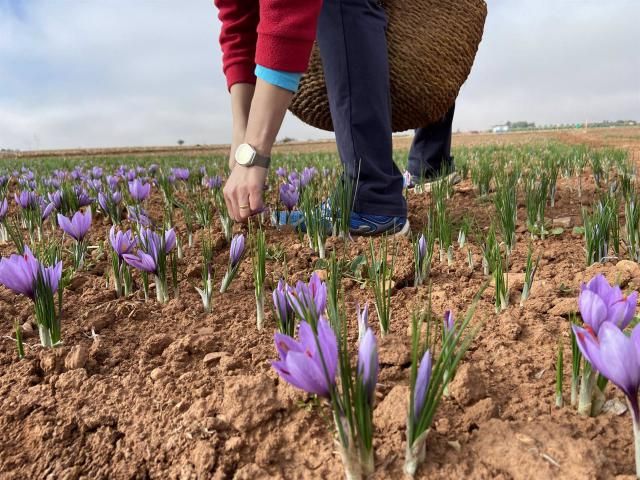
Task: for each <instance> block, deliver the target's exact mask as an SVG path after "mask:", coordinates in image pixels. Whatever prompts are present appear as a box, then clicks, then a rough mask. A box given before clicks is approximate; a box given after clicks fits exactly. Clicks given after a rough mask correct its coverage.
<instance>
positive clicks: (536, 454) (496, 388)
mask: <svg viewBox="0 0 640 480" xmlns="http://www.w3.org/2000/svg"><path fill="white" fill-rule="evenodd" d="M562 135H568V134H562ZM508 137H509V136H501V137H500V138H504V139H505V140H506V139H508ZM552 137H553V135H552ZM457 139H458V140H457V141H460V137H457ZM564 140H569V138H564ZM596 140H598V139H596ZM526 141H529V139H527V140H526ZM594 141H595V140H594ZM599 141H603V142H605V141H606V139H604V138H601V139H600V140H599ZM618 141H619V140H617V139H614V141H613V142H611V143H616V142H618ZM621 141H627V140H621ZM634 142H635V144H636V145H637V144H638V143H640V142H639V141H638V140H637V139H636V140H634ZM583 182H584V185H586V186H585V188H584V194H583V199H582V201H583V202H585V203H589V202H590V200H591V197H592V195H593V186H592V185H591V184H590V180H589V179H587V177H586V176H585V178H584V179H583ZM455 190H456V192H455V196H454V198H453V201H452V205H454V206H455V207H454V208H453V217H454V219H455V220H459V219H460V218H462V217H463V216H464V215H465V213H467V212H473V215H474V216H475V217H477V218H478V222H480V224H481V225H486V222H487V220H488V219H489V217H490V216H491V215H492V208H491V207H489V206H488V205H487V203H486V202H484V201H482V200H481V199H478V198H477V196H476V194H475V192H474V191H473V190H472V188H471V185H470V183H469V182H468V181H466V182H463V183H461V184H460V185H458V186H456V189H455ZM575 197H576V194H575V185H573V181H568V180H562V181H561V182H560V183H559V195H558V201H557V203H556V207H555V208H549V209H548V212H547V215H548V216H549V217H550V218H557V217H566V216H570V217H571V218H572V222H573V225H576V224H577V223H578V222H579V211H580V203H579V200H578V199H577V198H575ZM428 201H429V197H428V196H423V195H411V196H410V209H411V217H410V220H411V223H412V225H413V226H414V229H415V228H417V227H419V226H420V225H421V223H423V222H424V217H425V212H426V208H427V205H428ZM523 215H524V212H523V211H522V209H521V211H520V219H521V221H522V220H523ZM107 228H108V226H107V223H106V222H103V223H100V222H98V223H97V225H94V229H93V235H94V238H92V240H93V242H92V243H94V244H95V243H97V241H98V240H100V241H101V240H103V239H104V238H105V234H106V231H107ZM215 232H216V233H215V234H214V236H215V238H216V241H217V252H218V257H217V259H216V266H217V274H216V281H217V284H218V285H219V281H220V278H221V276H222V274H223V273H224V272H223V270H224V268H225V264H226V252H227V248H226V246H224V242H223V241H222V240H221V235H220V233H219V230H217V229H216V230H215ZM183 233H184V232H183ZM200 236H201V232H199V233H198V234H197V235H196V248H191V249H189V248H185V258H184V260H182V263H181V265H180V270H179V271H180V297H179V298H178V299H172V300H171V301H170V302H169V303H168V304H166V305H164V306H161V305H159V304H157V303H156V302H154V301H150V302H146V303H145V302H144V300H143V299H142V298H141V297H140V295H136V296H134V297H132V298H129V299H116V298H115V295H114V293H113V292H112V291H111V290H110V289H107V288H106V287H105V276H104V274H105V272H108V269H109V264H108V262H107V261H106V260H105V259H104V258H95V259H94V261H93V266H91V267H90V268H89V269H88V271H86V272H84V273H81V274H79V275H77V277H76V278H75V279H74V281H73V283H72V285H71V286H70V288H69V289H68V290H67V291H65V298H64V306H65V307H64V318H63V339H64V346H62V347H61V348H57V349H55V350H52V351H45V350H42V349H41V348H40V347H39V346H38V338H37V334H36V332H34V331H33V330H34V327H35V325H34V323H33V316H32V309H31V305H30V304H29V303H28V302H27V301H26V300H24V299H22V298H18V297H16V296H15V295H13V294H12V293H11V292H9V291H7V290H5V289H1V290H0V334H1V335H2V338H1V339H0V472H1V473H0V477H1V478H3V479H4V478H6V479H23V478H34V479H35V478H38V479H39V478H51V479H54V478H55V479H57V478H60V479H63V478H64V479H75V478H91V479H107V478H163V479H164V478H181V479H182V478H238V479H257V478H287V479H290V478H331V479H334V478H340V477H341V476H342V466H341V463H340V459H339V457H338V455H337V454H336V452H335V449H334V446H333V441H332V436H331V434H330V431H329V429H328V428H327V427H328V424H327V423H326V419H325V415H324V413H326V412H324V411H323V410H322V409H320V408H318V407H316V406H314V405H313V404H312V402H310V401H309V398H307V397H305V396H304V395H303V394H301V393H300V392H299V391H297V390H294V389H293V388H291V387H290V386H288V385H286V384H285V383H284V382H282V381H280V380H279V379H278V378H277V376H276V374H275V373H274V372H273V371H272V369H271V367H270V365H269V360H270V359H273V358H274V357H275V355H276V353H275V349H274V347H273V340H272V333H273V328H274V323H273V317H272V314H271V312H268V313H267V328H266V329H265V331H262V332H258V331H257V330H256V327H255V311H254V309H255V306H254V305H255V302H254V296H253V287H252V278H251V264H250V260H249V259H245V260H244V263H243V265H242V269H241V272H240V274H239V277H238V278H237V279H236V280H235V281H234V283H233V284H232V286H231V288H230V290H229V291H228V293H226V294H225V295H216V296H215V308H214V312H213V313H212V314H208V315H207V314H204V313H203V312H202V308H201V303H200V299H199V297H198V294H197V293H196V292H195V290H194V288H193V285H197V284H198V282H199V275H200V255H199V251H200V250H199V245H200V240H201V238H200ZM267 238H268V243H269V244H270V245H277V244H282V245H283V246H284V248H285V250H286V252H287V263H288V268H289V272H290V281H295V280H297V279H306V278H308V275H309V274H310V273H311V271H312V270H313V263H314V261H315V259H316V257H315V256H314V255H313V254H312V253H311V252H310V251H309V250H308V248H307V247H306V245H305V244H303V243H300V242H299V241H298V239H297V238H296V237H295V235H294V234H293V233H291V232H282V231H276V230H273V229H268V230H267ZM528 241H529V238H528V234H527V233H525V232H523V231H521V232H520V233H519V234H518V246H517V248H516V250H515V253H514V255H513V262H512V265H511V272H512V275H511V276H510V279H511V280H510V281H511V306H510V307H509V308H508V309H507V310H506V311H505V312H503V313H501V314H496V313H495V310H494V306H493V297H492V290H491V288H489V289H488V290H487V291H486V292H485V293H484V295H483V298H482V299H481V301H480V303H479V307H478V310H477V313H476V316H475V320H474V322H475V323H476V324H479V323H480V322H482V325H483V326H482V329H481V330H480V334H479V336H478V338H477V340H476V341H475V342H474V344H473V346H472V348H471V350H470V351H469V353H468V354H467V356H466V358H465V360H464V364H463V366H462V368H461V370H460V372H459V374H458V376H457V377H456V380H455V382H454V383H453V385H452V386H451V392H452V396H451V397H450V398H448V399H445V400H444V401H443V403H442V405H441V408H440V411H439V413H438V414H437V417H436V422H435V425H434V429H433V430H432V432H431V434H430V436H429V439H428V442H427V448H428V453H427V460H426V462H425V464H424V466H423V467H422V468H421V469H420V470H419V472H418V477H419V478H436V479H449V478H473V479H476V478H482V479H484V478H487V479H488V478H502V479H511V478H513V479H529V478H575V479H583V478H603V479H605V478H613V477H616V476H619V475H623V476H627V478H632V477H631V475H632V473H633V472H634V466H633V441H632V430H631V421H630V418H629V415H628V414H625V415H621V416H616V415H614V414H610V413H609V414H603V415H601V416H599V417H597V418H583V417H580V416H578V415H577V414H576V413H575V412H574V411H573V410H572V409H571V408H568V407H566V408H562V409H557V408H555V407H554V382H555V376H556V374H555V355H556V345H557V341H558V337H559V336H560V337H562V338H563V339H564V341H565V343H566V344H567V345H568V321H567V318H566V316H567V314H568V313H569V312H570V311H572V310H575V308H576V307H577V304H576V300H575V298H576V293H577V288H578V286H579V284H580V282H581V281H583V280H585V279H587V278H590V277H591V276H592V275H593V274H594V273H595V272H604V273H605V274H606V275H607V277H608V278H609V279H610V280H614V279H618V281H620V282H621V284H622V285H623V287H624V288H627V289H632V288H634V289H635V288H638V287H640V266H638V265H637V264H635V263H632V262H628V261H623V260H621V261H619V262H617V264H613V263H611V264H607V265H604V266H594V267H589V268H586V269H585V267H584V252H583V244H584V241H583V239H582V237H581V236H578V235H575V234H573V233H572V232H571V228H568V229H566V231H565V232H564V233H563V234H562V235H559V236H555V237H551V238H549V239H547V240H545V241H539V240H537V241H536V242H535V247H536V249H537V250H538V251H541V252H542V253H543V257H542V260H541V262H540V269H539V273H538V275H537V280H536V282H535V284H534V289H533V292H532V295H531V298H530V300H529V301H528V302H527V303H526V304H525V306H524V308H520V307H519V306H518V303H519V296H520V295H519V293H520V290H521V288H522V272H523V271H524V261H525V256H526V249H527V243H528ZM400 242H401V243H400V248H399V252H400V258H399V260H398V262H397V267H396V272H395V280H396V291H395V292H394V295H393V300H392V302H393V303H392V304H393V318H392V334H391V335H389V336H388V337H387V338H385V339H384V341H381V342H380V350H381V351H380V356H381V364H382V365H381V366H382V368H381V372H380V378H379V385H378V405H377V408H376V411H375V424H376V432H375V449H376V475H375V478H379V479H383V478H384V479H386V478H401V477H402V474H401V471H402V462H403V455H404V448H405V414H406V402H407V382H408V371H409V370H408V366H409V365H408V364H409V360H408V346H409V337H408V335H407V329H408V326H409V321H410V315H411V312H412V311H414V310H415V309H416V308H420V307H423V306H424V305H425V304H426V302H427V296H428V288H427V287H426V286H425V287H418V288H414V287H412V286H410V285H412V267H411V261H412V259H411V253H410V248H409V244H408V241H406V240H401V241H400ZM473 243H474V246H473V247H472V249H473V251H474V252H475V255H476V262H475V263H476V268H475V270H474V271H469V268H468V267H467V264H466V253H465V252H462V251H459V250H456V259H455V263H454V265H453V266H452V267H451V268H448V267H447V266H446V264H440V263H439V262H438V261H437V260H434V268H433V273H432V280H433V292H432V299H433V309H434V312H436V313H437V314H438V315H440V314H441V313H442V312H443V311H444V310H445V309H447V308H451V309H454V310H455V311H456V312H457V314H458V315H462V314H463V312H464V311H466V309H467V307H468V306H469V304H470V301H471V299H472V298H473V296H474V295H475V294H476V292H477V291H478V289H479V287H480V285H481V284H482V283H483V282H484V281H485V278H484V277H483V275H482V272H481V269H480V266H479V265H480V261H479V259H480V251H479V249H478V248H477V245H478V242H477V241H474V242H473ZM367 245H368V244H367V241H365V240H364V239H359V240H356V241H355V242H354V243H353V244H352V245H351V247H350V249H351V252H350V254H351V255H355V254H356V253H357V252H364V251H365V249H366V248H367ZM0 250H1V251H2V253H3V254H8V253H10V252H11V250H12V248H11V247H10V246H8V245H5V246H3V247H2V248H1V249H0ZM279 268H280V267H277V268H276V267H275V264H274V263H273V262H272V263H270V264H269V265H268V266H267V269H268V272H269V274H270V275H271V274H272V275H271V281H273V280H276V279H277V278H278V276H279V275H280V273H281V272H280V269H279ZM343 286H344V287H345V291H346V300H347V305H348V307H349V314H350V315H349V316H350V321H351V322H353V329H352V330H355V328H356V327H355V318H354V314H353V312H354V304H355V303H356V302H358V301H360V302H363V301H365V300H371V299H372V298H373V296H372V293H371V292H370V291H368V290H367V289H361V288H360V285H359V284H358V283H356V282H354V281H352V280H348V279H345V280H344V285H343ZM566 288H569V289H570V291H569V292H567V290H566ZM16 317H17V318H18V319H19V320H20V323H21V324H22V325H23V330H24V331H25V336H26V339H25V341H26V342H27V349H26V354H27V357H26V359H24V360H22V361H18V360H17V357H16V353H15V345H14V341H13V340H12V339H11V338H10V335H11V329H12V323H13V321H14V319H15V318H16ZM92 331H93V332H94V333H95V335H94V336H93V338H92V336H91V334H92ZM565 351H567V350H565ZM568 370H569V369H568V368H566V372H567V374H568ZM568 381H569V378H568V375H565V384H568ZM607 393H608V397H609V398H616V399H619V400H622V399H623V398H622V396H621V394H619V392H618V391H616V390H615V389H613V388H611V387H609V390H608V391H607Z"/></svg>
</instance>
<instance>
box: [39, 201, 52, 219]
mask: <svg viewBox="0 0 640 480" xmlns="http://www.w3.org/2000/svg"><path fill="white" fill-rule="evenodd" d="M55 209H56V206H55V205H54V204H53V203H49V204H48V205H47V204H44V203H43V204H41V205H40V210H41V211H42V214H41V215H40V218H42V220H46V219H47V218H49V217H50V216H51V214H52V213H53V211H54V210H55Z"/></svg>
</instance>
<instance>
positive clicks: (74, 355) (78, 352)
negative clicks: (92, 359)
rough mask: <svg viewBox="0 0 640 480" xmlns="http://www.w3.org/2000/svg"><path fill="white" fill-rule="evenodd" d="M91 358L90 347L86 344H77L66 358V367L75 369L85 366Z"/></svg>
mask: <svg viewBox="0 0 640 480" xmlns="http://www.w3.org/2000/svg"><path fill="white" fill-rule="evenodd" d="M87 358H89V349H88V348H87V347H86V345H82V344H81V345H75V346H74V347H73V348H71V351H70V352H69V353H68V354H67V357H66V358H65V359H64V367H65V368H66V369H67V370H75V369H76V368H84V366H85V365H86V363H87Z"/></svg>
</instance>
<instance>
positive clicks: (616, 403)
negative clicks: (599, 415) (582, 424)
mask: <svg viewBox="0 0 640 480" xmlns="http://www.w3.org/2000/svg"><path fill="white" fill-rule="evenodd" d="M627 410H628V407H627V404H626V403H624V402H621V401H620V400H618V399H617V398H612V399H611V400H607V401H606V402H604V405H603V406H602V412H603V413H610V414H612V415H616V416H618V417H619V416H620V415H624V414H625V413H626V412H627Z"/></svg>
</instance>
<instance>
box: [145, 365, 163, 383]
mask: <svg viewBox="0 0 640 480" xmlns="http://www.w3.org/2000/svg"><path fill="white" fill-rule="evenodd" d="M166 375H167V374H166V373H165V371H164V370H163V369H162V368H161V367H158V368H154V369H153V370H151V373H150V374H149V377H151V380H153V381H154V382H157V381H158V380H160V379H161V378H163V377H165V376H166Z"/></svg>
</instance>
